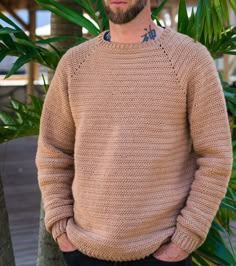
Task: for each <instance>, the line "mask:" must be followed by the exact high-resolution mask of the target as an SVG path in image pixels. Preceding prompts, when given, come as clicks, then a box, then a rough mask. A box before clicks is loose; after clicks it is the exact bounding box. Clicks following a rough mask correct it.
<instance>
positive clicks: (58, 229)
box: [52, 218, 68, 241]
mask: <svg viewBox="0 0 236 266" xmlns="http://www.w3.org/2000/svg"><path fill="white" fill-rule="evenodd" d="M67 220H68V218H64V219H62V220H60V221H58V222H56V223H55V224H54V225H53V227H52V237H53V239H54V240H55V241H57V237H58V236H60V235H61V234H63V233H65V232H66V224H67Z"/></svg>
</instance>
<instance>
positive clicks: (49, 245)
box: [37, 0, 82, 266]
mask: <svg viewBox="0 0 236 266" xmlns="http://www.w3.org/2000/svg"><path fill="white" fill-rule="evenodd" d="M58 2H59V3H61V4H64V5H66V6H67V7H70V8H72V9H73V10H77V11H78V12H80V13H82V11H81V9H80V8H79V7H78V6H77V5H76V4H75V3H74V1H73V0H58ZM51 35H52V37H56V36H57V37H58V36H82V28H81V27H79V26H77V25H75V24H73V23H71V22H68V21H66V20H64V19H63V18H61V17H59V16H57V15H54V14H52V18H51ZM74 41H75V40H72V39H67V40H64V41H61V42H58V43H56V44H54V45H55V46H56V47H57V48H58V49H59V50H62V49H63V50H67V49H69V48H70V47H72V45H73V43H74ZM52 75H53V73H51V72H50V73H49V79H50V80H51V78H50V77H52ZM49 84H50V81H49ZM63 265H64V262H63V257H62V253H61V252H60V250H59V249H58V245H57V244H56V243H55V241H54V240H53V238H52V236H51V234H49V233H48V232H47V231H46V229H45V225H44V209H43V204H42V203H41V211H40V229H39V245H38V259H37V266H63Z"/></svg>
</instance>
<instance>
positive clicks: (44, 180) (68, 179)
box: [35, 50, 75, 241]
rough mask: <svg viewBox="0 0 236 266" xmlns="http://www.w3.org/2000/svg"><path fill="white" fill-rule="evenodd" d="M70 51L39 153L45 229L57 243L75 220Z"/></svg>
mask: <svg viewBox="0 0 236 266" xmlns="http://www.w3.org/2000/svg"><path fill="white" fill-rule="evenodd" d="M69 62H70V50H69V51H68V52H67V53H66V54H65V55H64V56H63V57H62V58H61V60H60V62H59V63H58V66H57V69H56V72H55V74H54V76H53V79H52V81H51V84H50V87H49V89H48V92H47V94H46V97H45V101H44V105H43V110H42V115H41V120H40V131H39V138H38V148H37V152H36V159H35V162H36V166H37V169H38V182H39V188H40V191H41V194H42V200H43V204H44V209H45V227H46V230H47V231H48V232H50V233H52V236H53V238H54V240H55V241H56V238H57V237H58V236H59V235H61V234H62V233H64V232H65V231H66V223H67V220H68V218H70V217H72V216H73V197H72V188H71V186H72V181H73V177H74V138H75V125H74V121H73V118H72V114H71V110H70V103H69V97H68V81H69V78H68V76H69V75H68V73H69V71H68V69H69V67H68V63H69Z"/></svg>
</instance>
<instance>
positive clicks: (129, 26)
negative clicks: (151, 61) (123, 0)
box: [109, 6, 163, 43]
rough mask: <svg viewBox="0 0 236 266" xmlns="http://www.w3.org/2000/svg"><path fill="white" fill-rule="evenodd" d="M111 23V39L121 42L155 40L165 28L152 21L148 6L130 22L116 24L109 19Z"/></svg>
mask: <svg viewBox="0 0 236 266" xmlns="http://www.w3.org/2000/svg"><path fill="white" fill-rule="evenodd" d="M109 24H110V36H109V38H110V39H109V40H110V41H112V42H120V43H137V42H146V41H150V40H155V39H156V38H158V36H159V35H160V34H161V32H162V30H163V29H162V28H161V27H159V26H157V25H156V24H155V23H154V22H153V21H152V19H151V14H150V8H149V7H148V6H147V7H145V8H144V9H143V10H142V11H141V12H140V13H139V14H138V16H137V17H136V18H135V19H133V20H132V21H130V22H128V23H125V24H114V23H113V22H111V21H109Z"/></svg>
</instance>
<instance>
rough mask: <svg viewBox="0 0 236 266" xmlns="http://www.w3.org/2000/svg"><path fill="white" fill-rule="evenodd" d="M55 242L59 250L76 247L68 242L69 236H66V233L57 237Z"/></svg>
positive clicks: (67, 250)
mask: <svg viewBox="0 0 236 266" xmlns="http://www.w3.org/2000/svg"><path fill="white" fill-rule="evenodd" d="M56 240H57V243H58V246H59V248H60V250H61V251H64V252H70V251H74V250H76V249H77V248H76V247H75V246H74V245H73V244H72V243H71V242H70V240H69V238H68V237H67V235H66V233H63V234H62V235H60V236H58V237H57V239H56Z"/></svg>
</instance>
